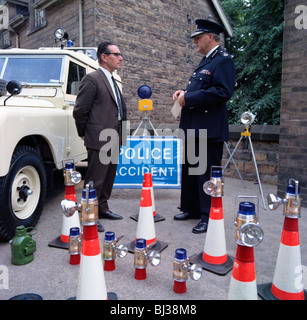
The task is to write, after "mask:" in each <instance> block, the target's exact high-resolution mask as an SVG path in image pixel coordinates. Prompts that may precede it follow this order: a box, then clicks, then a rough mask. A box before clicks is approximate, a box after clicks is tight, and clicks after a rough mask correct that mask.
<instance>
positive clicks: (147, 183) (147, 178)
mask: <svg viewBox="0 0 307 320" xmlns="http://www.w3.org/2000/svg"><path fill="white" fill-rule="evenodd" d="M142 188H143V189H146V190H147V189H149V190H150V192H151V201H152V214H153V217H154V222H158V221H163V220H165V218H164V217H162V216H161V215H159V214H157V213H156V205H155V195H154V188H153V182H152V175H151V173H149V172H146V173H144V178H143V186H142ZM130 218H131V219H133V220H136V221H138V219H139V214H137V215H135V216H131V217H130Z"/></svg>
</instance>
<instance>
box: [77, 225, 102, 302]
mask: <svg viewBox="0 0 307 320" xmlns="http://www.w3.org/2000/svg"><path fill="white" fill-rule="evenodd" d="M77 300H108V294H107V290H106V283H105V278H104V272H103V261H102V256H101V252H100V245H99V238H98V230H97V225H96V224H94V225H89V226H86V225H84V226H83V238H82V249H81V262H80V270H79V282H78V289H77Z"/></svg>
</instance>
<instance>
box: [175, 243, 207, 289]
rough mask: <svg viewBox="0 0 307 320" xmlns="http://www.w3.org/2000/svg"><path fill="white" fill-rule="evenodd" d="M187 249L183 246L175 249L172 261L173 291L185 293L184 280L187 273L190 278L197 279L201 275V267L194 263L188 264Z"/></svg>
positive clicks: (186, 278)
mask: <svg viewBox="0 0 307 320" xmlns="http://www.w3.org/2000/svg"><path fill="white" fill-rule="evenodd" d="M189 261H190V259H189V258H187V251H186V250H185V249H183V248H179V249H176V251H175V257H174V262H173V279H174V285H173V291H174V292H175V293H185V292H186V291H187V285H186V281H187V280H188V275H189V276H190V278H191V279H193V280H195V281H197V280H199V279H200V278H201V276H202V268H201V266H199V265H196V264H192V265H190V264H189Z"/></svg>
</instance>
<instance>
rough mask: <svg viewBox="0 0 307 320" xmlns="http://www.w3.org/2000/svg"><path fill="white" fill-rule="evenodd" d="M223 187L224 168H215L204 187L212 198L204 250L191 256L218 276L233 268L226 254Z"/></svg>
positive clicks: (231, 261)
mask: <svg viewBox="0 0 307 320" xmlns="http://www.w3.org/2000/svg"><path fill="white" fill-rule="evenodd" d="M223 186H224V180H223V177H222V167H218V166H213V167H212V168H211V179H210V180H209V181H207V182H205V183H204V186H203V189H204V192H205V193H206V194H208V195H210V196H211V197H212V198H211V208H210V214H209V223H208V230H207V236H206V241H205V245H204V250H203V251H202V252H201V253H199V254H195V255H193V256H191V262H192V263H195V264H200V265H201V266H202V267H203V268H204V269H205V270H208V271H211V272H213V273H216V274H218V275H226V274H227V273H228V272H229V271H230V270H231V269H232V267H233V258H232V257H231V256H229V255H227V252H226V239H225V227H224V214H223V204H222V196H223Z"/></svg>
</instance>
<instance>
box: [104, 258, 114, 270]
mask: <svg viewBox="0 0 307 320" xmlns="http://www.w3.org/2000/svg"><path fill="white" fill-rule="evenodd" d="M103 269H104V270H105V271H113V270H115V260H105V261H104V268H103Z"/></svg>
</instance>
